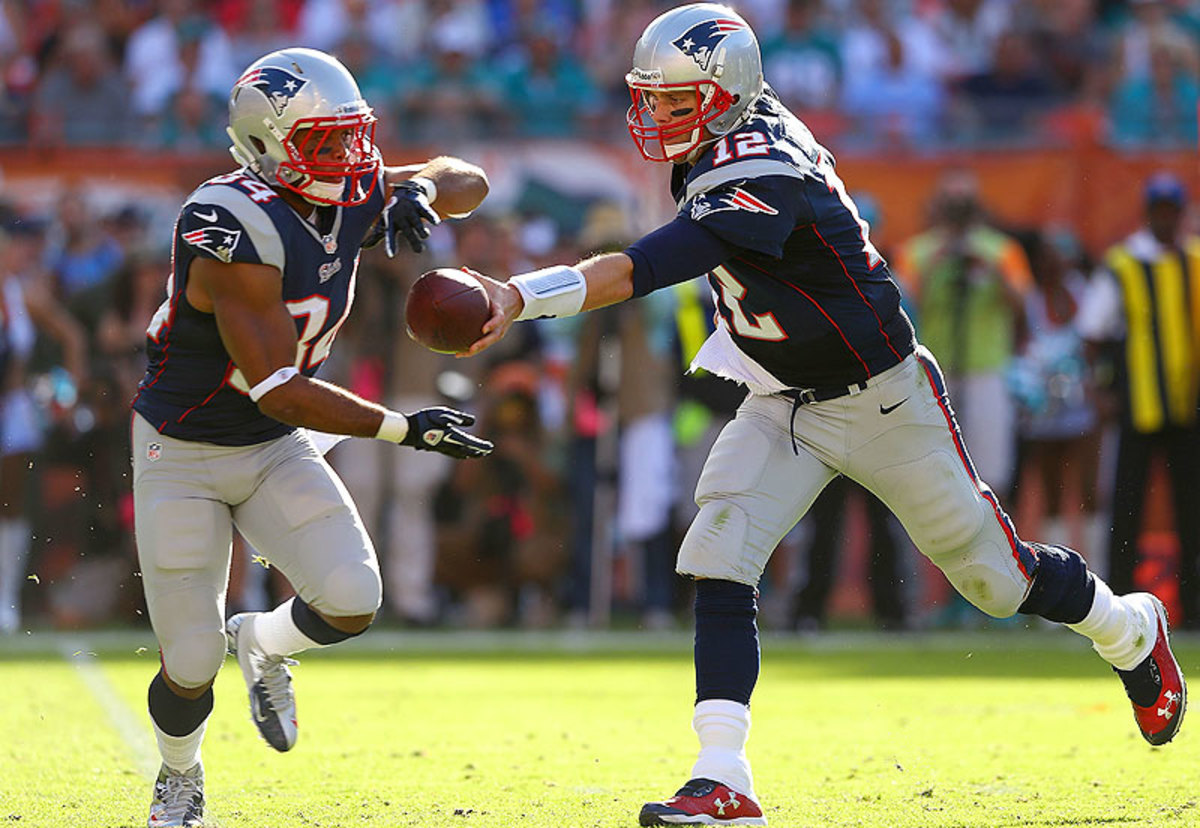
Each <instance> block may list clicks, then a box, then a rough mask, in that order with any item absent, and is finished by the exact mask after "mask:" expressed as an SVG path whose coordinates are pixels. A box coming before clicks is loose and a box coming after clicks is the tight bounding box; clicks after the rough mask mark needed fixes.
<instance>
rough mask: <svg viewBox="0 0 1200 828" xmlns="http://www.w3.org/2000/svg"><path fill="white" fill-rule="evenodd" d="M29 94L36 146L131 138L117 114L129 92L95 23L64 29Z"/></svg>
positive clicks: (127, 98) (31, 125)
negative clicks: (47, 63) (54, 57)
mask: <svg viewBox="0 0 1200 828" xmlns="http://www.w3.org/2000/svg"><path fill="white" fill-rule="evenodd" d="M55 56H56V59H55V60H54V62H53V64H52V66H51V68H50V69H49V70H48V71H47V72H46V74H45V75H44V76H43V77H42V78H41V80H40V81H39V82H38V85H37V89H36V91H35V92H34V96H33V106H32V111H31V119H30V137H31V138H32V139H33V141H34V142H35V144H38V145H43V146H45V145H56V144H76V145H78V144H100V145H104V144H117V143H119V142H121V141H122V140H129V139H131V138H132V137H134V136H132V135H129V134H128V133H127V128H128V121H126V120H125V119H124V118H121V117H119V113H121V112H124V111H125V110H126V109H127V107H128V105H129V93H128V90H127V88H126V86H125V83H124V82H123V81H122V79H121V75H120V73H119V72H118V71H117V70H116V68H115V67H114V65H113V59H112V55H111V53H110V52H109V47H108V42H107V41H106V40H105V38H104V33H103V31H101V30H100V29H99V28H98V27H97V26H95V25H93V24H90V23H81V24H78V25H76V26H74V27H72V28H71V29H69V30H67V31H66V32H65V33H64V34H63V36H62V38H61V40H60V42H59V46H58V49H57V50H56V52H55Z"/></svg>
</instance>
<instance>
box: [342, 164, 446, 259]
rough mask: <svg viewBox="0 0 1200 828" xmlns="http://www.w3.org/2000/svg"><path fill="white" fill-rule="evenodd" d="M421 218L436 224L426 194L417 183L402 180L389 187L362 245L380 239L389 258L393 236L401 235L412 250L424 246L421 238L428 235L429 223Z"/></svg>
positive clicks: (423, 240) (394, 246)
mask: <svg viewBox="0 0 1200 828" xmlns="http://www.w3.org/2000/svg"><path fill="white" fill-rule="evenodd" d="M425 222H429V223H430V224H439V223H440V222H441V219H440V218H438V214H437V213H435V212H434V210H433V208H432V207H430V206H429V197H428V196H427V195H426V194H425V190H424V188H422V187H421V185H420V184H414V183H413V182H411V181H402V182H400V183H399V184H397V185H396V186H395V187H394V188H393V189H392V197H391V198H389V199H388V203H387V205H386V206H385V207H384V208H383V214H382V215H380V217H379V219H378V220H377V221H376V222H375V224H373V225H372V226H371V229H370V230H369V231H368V232H367V237H366V238H365V239H363V243H362V246H363V247H374V246H375V245H377V244H379V242H380V241H382V242H383V247H384V250H386V251H387V254H388V258H392V257H393V256H395V255H396V237H397V236H400V235H403V236H404V238H405V240H406V241H407V242H408V246H409V247H411V248H412V250H413V252H414V253H420V252H421V251H422V250H424V249H425V239H427V238H429V227H428V226H426V224H425Z"/></svg>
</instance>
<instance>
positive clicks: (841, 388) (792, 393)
mask: <svg viewBox="0 0 1200 828" xmlns="http://www.w3.org/2000/svg"><path fill="white" fill-rule="evenodd" d="M912 358H913V356H912V354H909V355H908V356H906V357H905V358H904V359H902V360H900V361H899V362H897V363H896V364H895V365H893V366H892V367H891V368H888V369H887V370H886V371H880V372H879V373H878V374H876V375H875V376H873V377H871V378H870V379H866V380H863V381H862V382H855V383H851V384H850V385H832V386H822V387H820V388H785V389H784V390H782V391H779V392H777V393H778V394H779V396H781V397H786V398H787V399H789V400H791V401H792V402H793V403H794V404H795V405H798V406H800V405H811V404H812V403H819V402H825V401H827V400H836V399H838V398H839V397H849V396H854V395H855V394H861V393H862V392H863V391H866V390H867V389H868V388H870V387H871V386H872V385H875V384H876V383H879V382H882V381H884V380H885V379H887V378H888V377H889V376H891V374H892V372H893V371H897V370H899V369H900V368H901V367H902V366H903V365H904V364H905V363H907V362H909V361H910V360H912Z"/></svg>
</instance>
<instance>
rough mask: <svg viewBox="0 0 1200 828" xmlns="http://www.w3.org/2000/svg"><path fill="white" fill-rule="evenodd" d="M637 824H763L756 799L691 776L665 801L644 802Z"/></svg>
mask: <svg viewBox="0 0 1200 828" xmlns="http://www.w3.org/2000/svg"><path fill="white" fill-rule="evenodd" d="M638 824H639V825H766V824H767V818H766V817H764V816H763V812H762V808H760V807H758V803H757V802H755V801H754V800H753V799H751V798H750V797H748V796H746V795H745V794H740V793H738V792H737V791H735V790H733V789H732V788H730V787H729V786H727V785H722V784H721V783H720V782H714V781H713V780H711V779H690V780H688V782H687V784H686V785H684V786H683V787H682V788H680V789H679V790H678V791H677V792H676V793H675V795H674V796H673V797H671V798H670V799H668V800H667V801H666V802H647V803H646V804H645V805H643V806H642V813H641V814H640V815H639V816H638Z"/></svg>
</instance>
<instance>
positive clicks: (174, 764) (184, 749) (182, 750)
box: [150, 717, 208, 771]
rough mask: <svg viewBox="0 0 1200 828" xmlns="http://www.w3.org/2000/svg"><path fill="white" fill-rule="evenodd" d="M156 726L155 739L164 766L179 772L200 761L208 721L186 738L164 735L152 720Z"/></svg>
mask: <svg viewBox="0 0 1200 828" xmlns="http://www.w3.org/2000/svg"><path fill="white" fill-rule="evenodd" d="M150 723H151V724H153V725H154V738H155V739H157V740H158V752H159V753H160V754H161V755H162V760H163V764H164V765H166V766H167V767H168V768H172V769H174V770H177V771H185V770H187V769H188V768H190V767H191V766H192V765H194V764H196V763H197V762H199V761H200V744H201V742H203V741H204V729H205V728H206V727H208V719H205V720H204V721H202V722H201V723H200V726H199V727H197V728H196V729H195V730H193V731H192V732H191V733H189V734H188V735H186V736H172V735H171V734H169V733H164V732H163V731H162V730H161V729H160V728H159V726H158V723H157V722H155V721H154V718H153V717H151V718H150Z"/></svg>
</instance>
